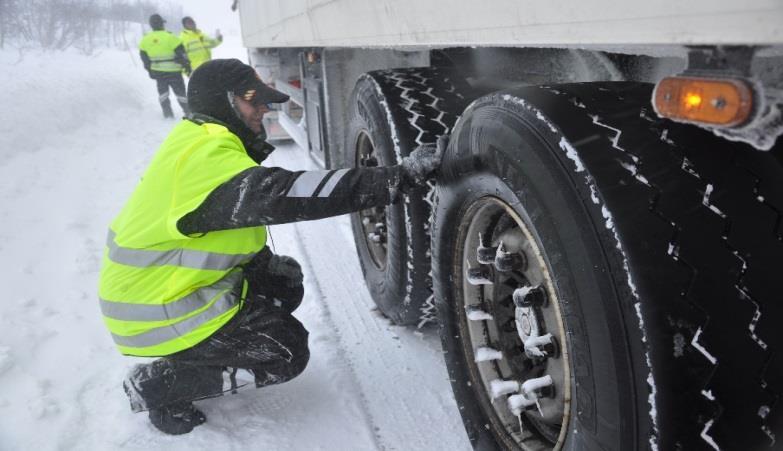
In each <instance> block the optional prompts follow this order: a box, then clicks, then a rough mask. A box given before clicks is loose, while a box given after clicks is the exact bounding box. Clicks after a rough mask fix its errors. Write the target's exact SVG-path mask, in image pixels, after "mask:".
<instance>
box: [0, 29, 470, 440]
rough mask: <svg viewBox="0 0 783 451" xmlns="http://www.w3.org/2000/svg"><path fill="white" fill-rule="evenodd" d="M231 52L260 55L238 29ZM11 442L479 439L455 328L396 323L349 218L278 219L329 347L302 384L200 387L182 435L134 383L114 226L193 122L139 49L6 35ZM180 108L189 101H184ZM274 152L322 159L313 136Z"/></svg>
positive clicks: (320, 344)
mask: <svg viewBox="0 0 783 451" xmlns="http://www.w3.org/2000/svg"><path fill="white" fill-rule="evenodd" d="M226 39H227V42H226V43H225V44H224V45H223V46H221V47H218V48H217V49H216V50H215V52H214V53H215V55H214V56H215V57H239V58H242V59H244V58H245V57H246V50H245V49H243V48H242V47H241V46H240V45H239V38H238V36H236V35H234V36H227V37H226ZM0 65H2V67H3V70H2V72H0V81H1V82H2V86H3V89H2V91H0V104H2V105H3V108H1V109H0V152H1V154H0V157H2V158H0V184H1V186H2V187H1V188H0V197H1V198H2V200H1V201H0V217H2V218H3V222H2V225H0V255H2V260H0V263H1V264H2V267H0V273H2V274H3V280H4V282H5V283H4V284H3V285H4V286H3V289H4V298H5V302H2V303H0V387H2V388H3V389H2V390H0V450H3V451H6V450H9V451H10V450H29V449H35V450H39V451H44V450H66V451H67V450H109V449H111V450H114V449H119V450H135V449H139V450H141V449H144V450H155V449H167V450H188V451H191V450H194V449H210V450H250V449H270V450H282V451H285V450H304V449H306V450H412V449H430V450H437V449H443V450H467V449H470V445H469V443H468V440H467V437H466V434H465V432H464V429H463V427H462V423H461V420H460V417H459V413H458V409H457V405H456V403H455V401H454V398H453V395H452V392H451V387H450V383H449V379H448V375H447V372H446V369H445V366H444V364H443V356H442V350H441V347H440V341H439V339H438V336H437V331H436V329H435V328H433V327H429V328H424V329H421V330H412V329H408V328H403V327H397V326H394V325H392V324H391V323H390V322H389V321H388V320H387V319H385V318H384V317H383V316H381V315H380V314H379V313H378V312H377V311H376V310H375V308H374V305H373V302H372V300H371V298H370V296H369V294H368V292H367V289H366V288H365V286H364V282H363V278H362V275H361V270H360V268H359V263H358V260H357V258H356V253H355V249H354V245H353V240H352V238H351V231H350V223H349V221H348V218H347V217H346V216H343V217H338V218H333V219H328V220H321V221H313V222H304V223H297V224H291V225H283V226H274V227H271V231H270V232H271V243H272V246H273V248H274V250H275V251H276V252H278V253H280V254H286V255H291V256H293V257H295V258H296V259H298V260H299V261H300V262H302V266H303V268H304V272H305V288H306V294H305V299H304V302H303V304H302V306H301V307H300V308H299V310H297V312H296V316H297V317H298V318H299V319H300V320H301V321H302V322H303V323H304V324H305V326H306V327H307V328H308V329H309V331H310V348H311V352H312V357H311V360H310V363H309V365H308V367H307V369H306V370H305V371H304V373H303V374H302V375H301V376H299V377H297V378H296V379H294V380H292V381H291V382H288V383H285V384H281V385H277V386H272V387H267V388H263V389H259V390H255V389H251V390H247V389H246V390H244V391H241V392H240V393H239V394H237V395H232V396H225V397H222V398H217V399H210V400H204V401H199V402H197V405H198V407H199V408H200V409H202V410H203V411H204V412H205V413H206V414H207V416H208V422H207V423H206V424H205V425H203V426H200V427H198V428H196V429H195V430H194V431H193V432H192V433H190V434H188V435H185V436H179V437H173V436H166V435H164V434H162V433H161V432H159V431H158V430H156V429H155V428H154V427H153V426H151V425H150V423H149V421H148V420H147V417H146V414H133V413H131V410H130V407H129V404H128V399H127V398H126V396H125V393H124V392H123V390H122V388H121V383H122V380H123V377H124V376H125V374H126V372H127V371H128V370H129V369H130V368H131V367H132V366H133V365H134V364H135V363H138V362H140V361H143V360H142V359H137V358H130V357H124V356H122V355H120V354H119V353H118V352H117V351H116V349H115V347H114V345H113V343H112V341H111V338H110V336H109V334H108V332H107V331H106V329H105V327H104V325H103V323H102V320H101V315H100V310H99V308H98V302H97V297H96V296H97V294H96V292H97V285H98V272H99V269H100V262H101V255H102V250H103V246H104V239H105V237H106V231H107V226H108V224H109V222H110V220H111V219H112V217H113V216H114V215H115V214H117V213H118V211H119V209H120V208H121V206H122V204H123V203H124V201H125V200H126V199H127V197H128V195H129V194H130V192H131V191H132V189H133V187H134V186H135V184H136V182H137V181H138V180H139V177H140V176H141V174H142V172H143V170H144V168H145V167H146V164H147V163H148V162H149V160H150V158H151V157H152V155H153V152H154V151H155V149H156V148H157V146H158V145H159V144H160V143H161V141H162V140H163V138H164V137H165V136H166V134H167V133H168V132H169V130H170V129H171V128H172V127H173V126H174V125H175V124H176V121H175V120H164V119H163V117H162V114H161V111H160V107H159V105H158V104H157V93H156V91H155V85H154V82H153V81H152V80H150V79H148V78H147V75H146V73H145V72H144V71H143V69H142V67H141V63H140V61H139V60H138V56H137V52H136V50H135V49H132V50H130V51H124V52H123V51H120V50H102V51H100V52H97V53H96V54H93V55H92V56H85V55H83V54H80V53H78V52H70V51H66V52H47V53H43V52H36V51H32V50H28V51H25V52H22V53H20V52H18V51H16V50H13V49H9V48H6V49H3V50H0ZM173 108H174V110H175V114H178V113H179V110H178V105H176V104H175V105H174V106H173ZM268 164H274V165H280V166H283V167H287V168H289V169H302V168H308V169H314V168H315V166H314V164H313V163H312V162H311V161H310V160H309V159H308V158H307V156H306V154H305V153H304V152H303V151H302V150H301V149H299V148H298V147H297V146H296V145H295V144H291V143H282V144H280V145H279V147H278V150H277V151H276V152H275V153H274V154H273V155H272V157H271V159H270V162H269V163H268Z"/></svg>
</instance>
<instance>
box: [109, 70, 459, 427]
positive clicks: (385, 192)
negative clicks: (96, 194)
mask: <svg viewBox="0 0 783 451" xmlns="http://www.w3.org/2000/svg"><path fill="white" fill-rule="evenodd" d="M188 99H189V100H190V106H191V108H192V109H193V113H192V114H191V115H190V116H188V117H187V118H186V119H184V120H182V121H181V122H179V123H178V124H177V125H176V126H175V127H174V129H173V130H172V131H171V133H170V134H169V136H168V137H167V138H166V139H165V141H164V142H163V144H162V145H161V146H160V148H159V149H158V151H157V153H156V154H155V156H154V157H153V159H152V161H151V162H150V165H149V167H148V168H147V170H146V171H145V173H144V176H143V177H142V179H141V181H140V182H139V184H138V185H137V187H136V189H135V191H134V192H133V194H132V195H131V197H130V199H129V200H128V201H127V203H126V204H125V206H124V207H123V209H122V211H121V212H120V214H119V215H118V216H117V217H116V218H115V219H114V221H113V222H112V223H111V225H110V227H109V234H108V238H107V241H106V248H105V250H104V255H103V262H102V265H101V276H100V286H99V289H98V291H99V296H98V297H99V302H100V308H101V312H102V314H103V319H104V322H105V323H106V326H107V327H108V329H109V332H110V334H111V337H112V339H113V340H114V342H115V344H116V345H117V348H118V349H119V351H120V352H121V353H122V354H125V355H130V356H142V357H160V358H159V359H158V360H155V361H152V362H149V363H142V364H139V365H136V366H135V367H134V368H133V369H132V370H131V372H130V374H129V375H128V377H127V378H126V379H125V382H124V384H123V385H124V388H125V392H126V393H127V395H128V398H129V400H130V404H131V409H132V410H133V411H134V412H142V411H149V419H150V422H151V423H152V424H153V425H154V426H155V427H157V428H158V429H159V430H161V431H163V432H165V433H167V434H186V433H188V432H190V431H191V430H193V428H194V427H196V426H198V425H200V424H202V423H204V422H205V421H206V416H205V415H204V413H203V412H201V411H200V410H199V409H197V408H196V407H195V406H194V405H193V401H196V400H199V399H204V398H211V397H215V396H219V395H221V394H224V393H234V392H236V391H237V389H239V388H241V387H243V386H251V387H264V386H267V385H272V384H279V383H282V382H285V381H288V380H290V379H292V378H294V377H296V376H297V375H298V374H300V373H301V372H302V371H303V370H304V368H305V366H306V365H307V362H308V359H309V357H310V351H309V348H308V344H307V335H308V333H307V329H305V327H304V326H303V325H302V323H300V322H299V321H298V320H297V319H296V318H295V317H294V316H293V315H292V314H291V313H292V312H293V311H294V309H296V308H297V307H298V306H299V304H300V303H301V302H302V297H303V295H304V285H303V275H302V270H301V267H300V265H299V263H297V261H296V260H294V259H293V258H291V257H287V256H283V255H276V254H275V253H273V252H272V251H271V250H270V249H269V246H267V230H266V227H267V226H269V225H273V224H284V223H290V222H296V221H307V220H312V219H319V218H326V217H330V216H336V215H341V214H345V213H349V212H354V211H359V210H363V209H367V208H373V207H382V206H385V205H388V204H390V203H393V202H400V201H402V200H401V199H402V196H403V195H404V193H409V192H411V191H412V190H414V188H416V187H419V186H423V185H424V184H425V183H426V182H427V179H428V178H429V177H430V176H432V175H433V174H434V172H435V171H436V170H437V168H438V167H439V165H440V161H441V157H442V155H443V149H444V148H445V145H446V138H445V137H441V138H440V139H439V140H438V143H437V146H436V145H435V144H428V145H423V146H420V147H419V148H417V149H416V150H415V151H413V152H412V153H411V154H410V155H408V156H406V157H404V158H403V159H402V161H401V163H400V164H398V165H394V166H383V167H363V168H346V169H336V170H323V171H288V170H286V169H282V168H277V167H267V166H262V165H261V163H262V161H263V160H264V159H265V158H266V157H267V156H268V155H269V153H270V152H271V151H272V150H274V147H273V146H271V145H270V144H268V143H267V142H266V133H265V131H264V126H263V122H262V120H263V118H264V114H265V113H266V112H268V111H269V107H268V105H269V104H272V103H282V102H285V101H286V100H288V96H286V95H285V94H283V93H281V92H278V91H276V90H274V89H272V88H270V87H269V86H267V85H265V84H264V83H263V82H262V81H261V80H260V78H259V76H258V74H257V73H256V71H255V70H254V69H253V68H252V67H250V66H248V65H247V64H244V63H242V62H241V61H239V60H237V59H227V60H224V59H216V60H212V61H209V62H206V63H204V64H203V65H202V66H201V67H199V68H198V69H196V70H195V71H194V72H193V75H192V77H191V78H190V82H189V83H188ZM414 192H416V191H414Z"/></svg>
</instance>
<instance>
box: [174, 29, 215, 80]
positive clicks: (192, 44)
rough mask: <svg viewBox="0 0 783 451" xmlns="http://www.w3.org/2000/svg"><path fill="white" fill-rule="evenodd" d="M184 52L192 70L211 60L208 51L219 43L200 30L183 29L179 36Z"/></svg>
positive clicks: (210, 54) (210, 53)
mask: <svg viewBox="0 0 783 451" xmlns="http://www.w3.org/2000/svg"><path fill="white" fill-rule="evenodd" d="M179 38H180V40H181V41H182V45H183V46H184V47H185V52H186V53H187V54H188V59H189V60H190V66H191V68H192V70H196V68H197V67H199V66H201V65H202V64H204V63H206V62H207V61H209V60H211V59H212V52H211V51H210V49H213V48H215V47H217V46H218V45H219V44H220V41H218V40H217V39H212V38H210V37H209V36H206V35H205V34H204V33H202V32H201V30H188V29H184V30H182V32H180V34H179Z"/></svg>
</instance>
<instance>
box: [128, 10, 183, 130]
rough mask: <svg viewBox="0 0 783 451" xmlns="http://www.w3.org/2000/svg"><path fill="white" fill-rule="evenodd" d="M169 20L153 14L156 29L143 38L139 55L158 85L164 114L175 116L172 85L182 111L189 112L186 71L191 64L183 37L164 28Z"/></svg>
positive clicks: (152, 18) (153, 24) (151, 22)
mask: <svg viewBox="0 0 783 451" xmlns="http://www.w3.org/2000/svg"><path fill="white" fill-rule="evenodd" d="M165 23H166V21H165V20H163V17H161V16H160V15H159V14H153V15H151V16H150V27H152V31H150V32H149V33H147V34H145V35H144V37H143V38H142V39H141V42H140V43H139V56H141V61H142V62H143V63H144V69H146V70H147V73H148V74H149V76H150V78H151V79H153V80H155V82H156V83H157V85H158V101H159V102H160V107H161V108H162V109H163V117H174V112H173V111H172V110H171V102H170V101H169V88H171V90H172V91H174V95H176V96H177V101H178V102H179V106H180V107H182V112H183V113H184V114H185V115H186V116H187V115H188V114H190V109H189V108H188V98H187V94H186V93H185V82H184V80H183V79H182V72H183V71H184V72H185V73H186V74H190V71H191V65H190V61H188V57H187V55H186V53H185V48H184V47H183V45H182V41H180V39H179V38H178V37H176V36H175V35H174V34H172V33H171V32H169V31H166V30H165V29H164V28H163V24H165Z"/></svg>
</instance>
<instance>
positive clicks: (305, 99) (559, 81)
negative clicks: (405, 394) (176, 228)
mask: <svg viewBox="0 0 783 451" xmlns="http://www.w3.org/2000/svg"><path fill="white" fill-rule="evenodd" d="M239 7H240V18H241V24H242V34H243V39H244V43H245V45H246V46H247V47H248V49H249V55H250V60H251V63H252V64H253V65H254V66H255V67H256V69H257V70H258V71H259V73H260V75H261V77H262V78H263V79H264V80H265V81H267V82H271V83H274V84H275V86H276V87H277V88H278V89H279V90H281V91H284V92H287V93H288V94H290V96H291V101H289V102H288V104H286V105H285V106H284V107H283V110H282V111H280V112H279V121H280V124H281V125H282V126H283V127H284V128H285V129H286V130H287V131H288V133H289V134H290V135H291V136H292V137H293V138H294V139H295V140H296V141H297V142H298V143H299V144H300V145H301V147H302V148H304V149H306V151H307V152H308V153H309V154H310V156H311V157H312V158H313V159H314V160H315V161H317V162H319V163H320V164H321V165H323V166H324V167H328V168H338V167H349V166H376V165H387V164H395V163H396V162H398V161H399V160H400V159H401V158H402V157H403V156H405V155H407V154H408V153H409V152H411V151H412V150H413V149H414V148H415V147H416V146H418V145H420V144H424V143H428V142H434V141H435V140H436V138H437V137H438V136H440V135H444V134H449V135H450V144H449V147H448V150H447V152H446V154H445V156H444V162H443V166H442V168H441V170H440V172H439V174H438V177H437V180H436V181H435V182H434V183H433V186H432V187H431V188H430V189H428V190H421V191H420V192H417V193H413V194H411V195H409V196H407V197H406V198H405V199H404V200H401V201H400V202H398V203H397V204H394V205H391V206H389V207H388V208H386V209H372V210H366V211H362V212H358V213H356V214H354V215H353V216H352V225H353V230H354V238H355V242H356V246H357V251H358V253H359V258H360V261H361V263H362V269H363V271H364V275H365V279H366V282H367V285H368V288H369V291H370V293H371V294H372V296H373V299H374V300H375V302H376V304H377V305H378V307H379V309H380V310H381V311H382V312H383V313H384V314H385V315H386V316H388V317H389V318H390V319H391V320H392V321H394V322H395V323H398V324H405V325H421V324H423V323H426V322H428V321H430V320H434V319H436V318H437V320H438V322H439V324H440V331H441V337H442V341H443V345H444V350H445V353H444V355H445V358H446V363H447V366H448V368H449V374H450V377H451V380H452V387H453V389H454V394H455V397H456V399H457V402H458V404H459V407H460V412H461V415H462V420H463V423H464V425H465V428H466V430H467V432H468V436H469V438H470V440H471V442H472V443H473V445H474V447H475V448H476V449H504V450H516V449H521V450H540V449H568V450H592V449H605V450H606V449H611V450H629V449H666V450H668V449H772V448H774V447H775V446H776V440H778V441H779V440H780V439H781V437H782V436H783V407H781V402H779V400H780V399H781V395H783V353H781V346H782V345H783V332H781V331H780V330H779V328H777V327H776V325H777V324H778V323H779V322H780V321H781V320H783V302H781V299H780V294H779V292H780V290H778V289H777V287H776V284H777V283H778V280H779V276H780V274H781V270H780V269H779V268H780V264H779V262H780V261H783V183H781V180H783V144H780V143H779V141H780V140H779V139H778V136H779V135H780V134H783V112H782V110H783V3H781V2H780V1H779V0H748V1H746V2H744V3H743V4H740V3H739V2H736V1H728V0H712V1H708V0H695V1H691V2H676V1H673V0H664V1H659V2H641V1H629V2H624V3H616V2H610V1H606V0H585V1H582V2H573V3H566V2H540V1H529V0H517V1H511V0H497V1H491V2H468V1H446V0H431V1H415V0H398V1H395V2H388V1H362V0H298V1H263V2H260V1H255V2H252V1H241V2H240V3H239ZM777 445H778V446H779V443H777Z"/></svg>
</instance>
